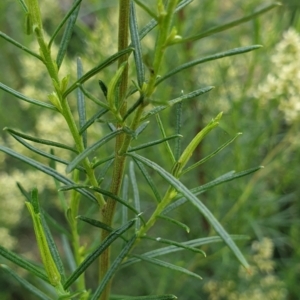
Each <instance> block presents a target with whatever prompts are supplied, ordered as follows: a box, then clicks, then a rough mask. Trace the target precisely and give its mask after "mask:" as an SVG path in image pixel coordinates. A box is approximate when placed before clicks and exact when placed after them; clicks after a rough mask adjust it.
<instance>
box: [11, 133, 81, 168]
mask: <svg viewBox="0 0 300 300" xmlns="http://www.w3.org/2000/svg"><path fill="white" fill-rule="evenodd" d="M8 132H9V133H10V135H11V136H12V137H13V138H15V139H16V140H17V141H18V142H19V143H21V144H22V145H23V146H25V147H26V148H27V149H29V150H31V151H32V152H34V153H37V154H39V155H41V156H44V157H47V158H49V159H51V160H54V161H57V162H60V163H62V164H64V165H68V164H69V162H68V161H66V160H64V159H62V158H60V157H58V156H55V155H53V154H50V153H48V152H45V151H42V150H39V149H37V148H35V147H33V146H32V145H30V144H28V143H27V142H25V141H24V140H23V139H22V138H20V137H18V136H17V135H16V134H14V133H12V132H10V131H8ZM76 168H77V169H78V170H80V171H82V172H86V171H85V169H84V168H82V167H80V166H78V167H76Z"/></svg>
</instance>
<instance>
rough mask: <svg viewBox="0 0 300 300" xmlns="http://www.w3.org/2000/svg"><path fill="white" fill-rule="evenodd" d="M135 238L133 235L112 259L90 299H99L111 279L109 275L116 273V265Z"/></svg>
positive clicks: (126, 252) (119, 262)
mask: <svg viewBox="0 0 300 300" xmlns="http://www.w3.org/2000/svg"><path fill="white" fill-rule="evenodd" d="M135 240H136V235H134V236H133V237H132V238H131V239H130V240H129V241H128V242H127V243H126V244H125V246H124V247H123V249H122V251H121V252H120V254H119V255H118V256H117V258H116V259H115V260H114V262H113V263H112V265H111V266H110V268H109V270H108V271H107V272H106V274H105V276H104V278H103V280H102V281H101V282H100V285H99V286H98V287H97V289H96V291H95V293H94V294H93V296H92V298H91V300H97V299H99V297H100V295H101V294H102V292H103V290H104V288H105V286H106V285H107V283H108V282H109V280H110V279H111V277H112V276H113V275H114V274H115V273H116V271H117V269H118V267H119V266H120V264H121V263H122V261H123V259H124V258H125V257H126V255H127V254H128V253H129V251H130V249H131V247H132V246H133V244H134V242H135Z"/></svg>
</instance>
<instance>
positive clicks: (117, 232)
mask: <svg viewBox="0 0 300 300" xmlns="http://www.w3.org/2000/svg"><path fill="white" fill-rule="evenodd" d="M135 221H136V219H133V220H130V221H129V222H127V223H126V224H125V225H123V226H121V227H120V228H118V229H116V230H114V231H113V232H112V233H110V234H109V235H108V237H107V238H105V240H104V241H103V242H102V243H101V245H100V246H99V247H97V249H96V250H94V251H93V252H92V253H91V254H89V255H88V256H87V257H86V258H85V260H84V261H83V262H82V263H81V264H80V265H79V267H78V268H77V269H76V270H75V271H74V272H73V274H72V275H71V276H70V277H69V278H68V280H67V281H66V283H65V284H64V289H65V290H66V289H68V288H69V287H70V285H71V284H72V283H73V282H75V280H76V279H77V278H78V277H79V276H80V275H81V274H82V273H83V272H84V271H85V270H86V269H87V268H88V267H89V266H90V265H91V264H92V263H93V262H94V261H95V260H96V259H97V258H98V257H99V256H100V255H101V253H102V252H103V251H104V250H105V249H107V248H108V247H109V246H110V245H111V244H112V242H114V241H115V240H116V239H117V238H118V237H119V236H120V235H122V234H123V233H124V232H125V231H127V230H128V229H130V228H131V227H132V225H133V224H134V223H135Z"/></svg>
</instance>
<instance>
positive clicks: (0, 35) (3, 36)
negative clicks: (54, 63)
mask: <svg viewBox="0 0 300 300" xmlns="http://www.w3.org/2000/svg"><path fill="white" fill-rule="evenodd" d="M0 37H1V38H3V39H4V40H6V41H7V42H9V43H11V44H13V45H14V46H16V47H18V48H19V49H21V50H23V51H25V52H26V53H28V54H30V55H32V56H34V57H36V58H38V59H39V60H40V61H43V58H42V57H41V56H40V55H38V54H37V53H35V52H33V51H31V50H30V49H28V48H27V47H25V46H23V45H22V44H20V43H19V42H17V41H15V40H14V39H12V38H11V37H9V36H8V35H6V34H5V33H4V32H2V31H0ZM7 88H9V87H7ZM17 93H18V92H17ZM11 94H12V93H11ZM24 97H25V96H24ZM18 98H20V97H18ZM28 99H29V98H28ZM23 100H25V99H23ZM31 100H33V99H31ZM25 101H26V100H25ZM33 101H37V100H33ZM27 102H29V101H27ZM35 104H36V103H35Z"/></svg>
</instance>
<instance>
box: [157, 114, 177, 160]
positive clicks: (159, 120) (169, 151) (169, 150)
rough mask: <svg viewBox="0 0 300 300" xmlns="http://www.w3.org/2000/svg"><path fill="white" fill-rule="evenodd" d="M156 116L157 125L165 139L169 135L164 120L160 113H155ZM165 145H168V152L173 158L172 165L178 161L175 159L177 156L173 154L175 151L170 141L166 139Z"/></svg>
mask: <svg viewBox="0 0 300 300" xmlns="http://www.w3.org/2000/svg"><path fill="white" fill-rule="evenodd" d="M155 118H156V122H157V125H158V127H159V129H160V132H161V135H162V136H163V138H164V139H165V138H166V137H167V135H166V131H165V128H164V125H163V122H162V120H161V118H160V116H159V114H156V115H155ZM164 145H165V147H166V150H167V153H168V156H169V157H170V159H171V162H172V165H174V163H175V162H176V160H175V156H174V154H173V151H172V149H171V147H170V144H169V143H168V141H165V143H164Z"/></svg>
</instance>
